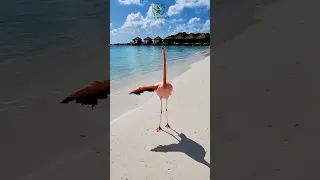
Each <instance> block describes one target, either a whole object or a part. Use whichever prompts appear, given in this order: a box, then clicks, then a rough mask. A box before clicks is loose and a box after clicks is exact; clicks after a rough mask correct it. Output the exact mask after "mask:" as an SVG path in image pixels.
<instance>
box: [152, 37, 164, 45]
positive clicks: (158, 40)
mask: <svg viewBox="0 0 320 180" xmlns="http://www.w3.org/2000/svg"><path fill="white" fill-rule="evenodd" d="M153 43H154V44H161V43H162V38H161V37H160V36H157V37H156V38H154V40H153Z"/></svg>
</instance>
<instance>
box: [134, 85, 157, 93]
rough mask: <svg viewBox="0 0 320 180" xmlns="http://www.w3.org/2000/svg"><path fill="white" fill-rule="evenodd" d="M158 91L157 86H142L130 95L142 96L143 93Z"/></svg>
mask: <svg viewBox="0 0 320 180" xmlns="http://www.w3.org/2000/svg"><path fill="white" fill-rule="evenodd" d="M157 89H158V86H157V85H153V86H142V87H139V88H138V89H135V90H133V91H131V92H130V94H136V95H140V94H141V93H143V92H145V91H149V92H153V91H155V90H157Z"/></svg>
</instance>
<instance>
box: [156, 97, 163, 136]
mask: <svg viewBox="0 0 320 180" xmlns="http://www.w3.org/2000/svg"><path fill="white" fill-rule="evenodd" d="M160 102H161V103H160V106H161V108H160V110H161V112H160V122H159V126H158V128H157V129H156V131H157V132H159V131H160V130H162V128H161V127H160V125H161V118H162V99H161V97H160Z"/></svg>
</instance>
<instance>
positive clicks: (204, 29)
mask: <svg viewBox="0 0 320 180" xmlns="http://www.w3.org/2000/svg"><path fill="white" fill-rule="evenodd" d="M202 31H204V32H210V20H207V21H206V22H205V23H204V25H203V28H202Z"/></svg>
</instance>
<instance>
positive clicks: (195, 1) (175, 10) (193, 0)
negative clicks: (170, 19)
mask: <svg viewBox="0 0 320 180" xmlns="http://www.w3.org/2000/svg"><path fill="white" fill-rule="evenodd" d="M195 7H206V8H208V9H209V8H210V0H176V3H175V4H174V5H172V6H170V7H169V8H168V15H169V16H174V15H178V14H180V13H181V12H182V10H183V9H184V8H195Z"/></svg>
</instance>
